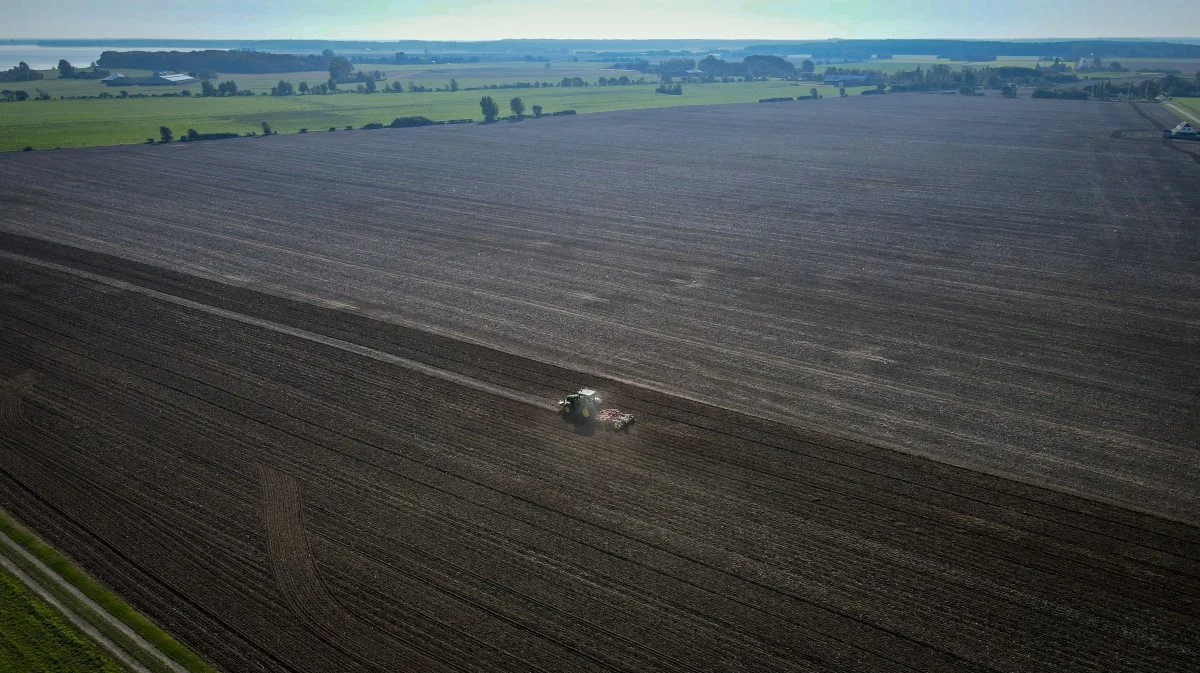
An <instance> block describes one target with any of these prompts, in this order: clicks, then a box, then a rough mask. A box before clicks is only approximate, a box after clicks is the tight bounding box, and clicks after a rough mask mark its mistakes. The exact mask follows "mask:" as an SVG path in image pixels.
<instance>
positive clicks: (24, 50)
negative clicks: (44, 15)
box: [0, 43, 212, 70]
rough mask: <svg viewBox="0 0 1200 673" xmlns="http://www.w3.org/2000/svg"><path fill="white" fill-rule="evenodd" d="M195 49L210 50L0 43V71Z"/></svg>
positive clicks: (76, 64) (46, 67) (44, 67)
mask: <svg viewBox="0 0 1200 673" xmlns="http://www.w3.org/2000/svg"><path fill="white" fill-rule="evenodd" d="M197 49H212V47H207V46H201V45H196V46H179V45H174V46H170V47H110V46H104V47H40V46H38V45H36V44H2V43H0V70H8V69H9V68H12V67H14V66H16V65H17V64H18V63H20V62H21V61H24V62H26V63H28V64H29V67H30V68H33V69H34V70H49V69H51V68H57V67H58V61H59V59H63V58H65V59H67V60H68V61H70V62H71V65H73V66H75V67H78V68H86V67H87V66H89V65H91V64H92V61H95V60H97V59H99V58H100V53H101V52H105V51H194V50H197Z"/></svg>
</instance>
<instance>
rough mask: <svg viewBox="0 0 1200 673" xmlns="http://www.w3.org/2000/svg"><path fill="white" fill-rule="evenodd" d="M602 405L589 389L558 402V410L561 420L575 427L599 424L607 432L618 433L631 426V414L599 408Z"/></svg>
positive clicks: (594, 392) (598, 397)
mask: <svg viewBox="0 0 1200 673" xmlns="http://www.w3.org/2000/svg"><path fill="white" fill-rule="evenodd" d="M602 404H603V402H602V401H601V399H600V396H599V395H597V394H596V391H594V390H592V389H591V388H583V389H581V390H580V391H579V392H577V393H575V394H574V395H567V397H566V399H563V400H560V401H559V403H558V408H559V410H560V411H561V412H562V415H563V418H565V419H567V420H569V421H571V422H572V423H575V424H576V425H584V424H591V423H599V424H600V425H602V426H604V427H607V428H608V429H609V430H613V431H620V430H625V429H627V428H628V427H629V426H630V425H632V424H633V420H634V419H633V414H626V413H623V412H621V411H619V410H617V409H605V408H603V407H602V406H601V405H602Z"/></svg>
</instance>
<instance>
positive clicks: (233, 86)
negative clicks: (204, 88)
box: [217, 80, 238, 96]
mask: <svg viewBox="0 0 1200 673" xmlns="http://www.w3.org/2000/svg"><path fill="white" fill-rule="evenodd" d="M217 91H218V92H220V94H221V95H222V96H236V95H237V92H238V88H237V82H235V81H233V80H229V81H227V82H221V83H220V84H218V85H217Z"/></svg>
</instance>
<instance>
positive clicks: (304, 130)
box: [300, 129, 308, 133]
mask: <svg viewBox="0 0 1200 673" xmlns="http://www.w3.org/2000/svg"><path fill="white" fill-rule="evenodd" d="M300 132H301V133H308V129H300Z"/></svg>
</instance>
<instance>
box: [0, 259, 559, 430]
mask: <svg viewBox="0 0 1200 673" xmlns="http://www.w3.org/2000/svg"><path fill="white" fill-rule="evenodd" d="M0 257H4V258H7V259H11V260H14V261H19V262H24V263H26V264H32V265H34V266H40V267H43V268H47V269H53V270H55V271H59V272H62V273H67V274H70V275H72V276H77V277H79V278H85V279H87V280H90V281H93V282H97V283H102V284H104V285H108V286H109V287H115V288H117V289H120V290H126V291H129V292H136V293H138V294H142V295H145V296H147V297H152V298H154V299H157V300H159V301H165V302H168V303H171V304H176V305H178V306H184V307H186V308H190V309H193V310H196V311H203V312H204V313H209V314H211V315H216V316H220V317H222V318H228V319H230V320H236V321H238V322H241V323H245V324H247V325H253V326H255V327H261V328H263V329H269V330H271V331H274V332H279V333H281V334H287V335H288V336H293V337H296V338H299V339H304V340H306V341H313V342H316V343H319V344H323V345H325V346H332V347H333V348H338V349H341V350H344V351H348V352H350V353H354V354H355V355H361V356H363V357H367V358H371V359H372V360H378V361H380V362H387V363H389V364H394V365H399V366H401V367H404V368H406V369H411V370H413V371H417V372H420V373H422V374H425V375H427V376H432V377H435V378H439V379H443V380H445V381H449V382H451V383H455V384H458V385H461V386H464V387H467V388H474V389H475V390H479V391H482V392H485V393H489V394H491V395H496V396H499V397H504V398H507V399H510V400H513V401H514V402H521V403H523V404H529V405H532V406H535V407H539V408H543V409H552V408H554V405H553V404H551V403H549V402H547V401H546V400H545V399H542V398H539V397H535V396H533V395H527V394H524V393H520V392H518V391H515V390H512V389H511V388H504V387H501V386H498V385H495V384H491V383H487V382H485V381H481V380H479V379H475V378H471V377H469V376H464V375H462V374H457V373H455V372H451V371H448V370H445V369H438V368H437V367H431V366H429V365H427V364H424V363H421V362H417V361H416V360H409V359H408V358H402V357H399V356H397V355H392V354H390V353H384V352H383V351H377V350H375V349H373V348H367V347H365V346H359V345H358V344H352V343H350V342H348V341H342V340H341V339H334V338H331V337H327V336H324V335H321V334H317V333H315V332H309V331H308V330H304V329H300V328H297V327H291V326H288V325H284V324H282V323H277V322H274V321H272V320H264V319H262V318H255V317H253V316H249V315H246V314H244V313H237V312H235V311H229V310H226V309H223V308H218V307H216V306H210V305H208V304H202V303H200V302H196V301H192V300H190V299H184V298H183V297H177V296H175V295H170V294H166V293H163V292H159V291H158V290H152V289H150V288H146V287H142V286H140V285H134V284H132V283H127V282H125V281H123V280H117V279H115V278H110V277H108V276H102V275H99V274H95V273H92V272H90V271H83V270H81V269H76V268H73V267H69V266H64V265H62V264H56V263H54V262H47V261H44V260H41V259H37V258H34V257H26V256H25V255H18V254H14V253H11V252H8V251H3V250H0Z"/></svg>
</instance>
